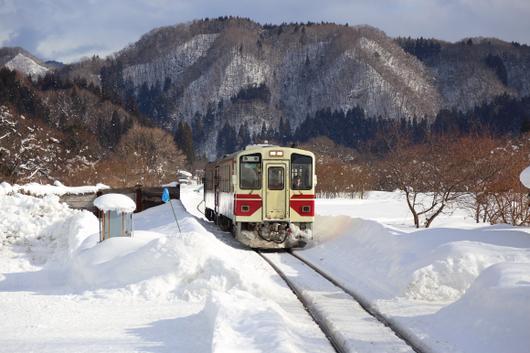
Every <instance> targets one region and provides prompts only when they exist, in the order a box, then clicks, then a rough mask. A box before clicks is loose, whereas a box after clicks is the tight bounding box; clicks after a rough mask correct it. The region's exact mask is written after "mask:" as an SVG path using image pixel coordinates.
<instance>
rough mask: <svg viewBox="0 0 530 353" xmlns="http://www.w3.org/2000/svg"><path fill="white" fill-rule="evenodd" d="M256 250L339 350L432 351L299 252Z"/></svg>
mask: <svg viewBox="0 0 530 353" xmlns="http://www.w3.org/2000/svg"><path fill="white" fill-rule="evenodd" d="M257 253H258V254H259V255H260V256H261V257H262V258H263V259H264V260H265V261H266V262H268V263H269V264H270V265H271V267H272V268H273V269H274V270H275V271H276V272H277V273H278V275H279V276H280V277H281V278H282V279H283V280H284V281H285V282H286V283H287V285H288V286H289V287H290V288H291V290H292V291H293V292H294V293H295V295H296V296H297V297H298V299H299V300H300V301H301V302H302V304H303V305H304V307H305V308H306V310H307V312H308V313H309V315H310V316H311V317H312V318H313V320H314V321H315V322H316V324H317V325H318V326H319V327H320V328H321V330H322V332H324V334H325V335H326V337H327V338H328V340H329V341H330V343H331V345H332V346H333V347H334V348H335V350H336V351H337V352H339V353H346V352H356V353H358V352H360V353H367V352H369V353H386V352H400V353H412V352H416V353H428V352H429V351H430V350H429V349H428V348H427V347H423V345H422V344H421V343H420V344H418V343H416V342H415V340H414V339H413V338H412V337H411V336H410V335H409V334H408V333H407V332H405V331H403V330H402V329H401V328H400V327H398V326H396V325H395V324H394V323H393V322H391V321H389V320H388V319H386V318H385V317H384V316H383V315H381V314H380V313H379V312H378V311H377V310H376V309H374V308H373V307H372V306H370V305H369V304H368V303H367V302H366V301H364V300H363V299H362V298H360V297H359V296H358V295H356V294H355V293H353V292H352V291H351V290H349V289H347V288H345V287H344V286H342V285H340V283H337V281H335V280H334V279H333V278H331V277H330V276H329V275H327V274H326V273H324V272H322V271H321V270H319V269H318V268H317V267H315V266H314V265H313V264H311V263H309V262H307V261H306V260H304V259H303V258H301V257H300V256H298V255H297V254H294V253H291V252H283V253H278V252H274V253H272V252H262V251H257Z"/></svg>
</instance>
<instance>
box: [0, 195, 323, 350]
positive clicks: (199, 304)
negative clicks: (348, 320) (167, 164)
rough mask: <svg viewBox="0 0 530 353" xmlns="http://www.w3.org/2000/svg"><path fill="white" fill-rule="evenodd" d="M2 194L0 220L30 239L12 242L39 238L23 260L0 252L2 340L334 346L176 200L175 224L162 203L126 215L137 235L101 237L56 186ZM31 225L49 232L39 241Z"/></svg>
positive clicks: (167, 346) (77, 346) (16, 345)
mask: <svg viewBox="0 0 530 353" xmlns="http://www.w3.org/2000/svg"><path fill="white" fill-rule="evenodd" d="M0 201H2V202H3V203H6V204H10V205H12V207H11V208H10V209H9V210H7V211H6V212H5V213H4V214H0V222H1V221H3V220H4V216H5V217H7V219H8V220H9V221H8V222H7V223H6V224H4V223H2V225H6V226H7V227H8V228H9V229H10V234H11V233H14V234H16V238H17V239H18V241H20V242H21V243H23V244H26V245H25V247H24V248H21V249H17V250H16V252H17V254H23V255H21V256H25V257H31V256H33V254H35V253H36V252H38V251H36V250H37V248H38V247H39V246H40V247H41V248H42V253H45V254H46V258H45V261H41V262H40V263H39V264H38V265H40V266H33V267H31V268H29V267H28V268H21V267H20V266H19V265H18V264H19V263H20V258H18V257H16V256H12V257H7V256H0V320H2V322H10V323H12V324H10V325H7V326H5V325H4V326H2V325H0V336H1V337H2V340H3V341H4V343H5V345H4V347H3V348H4V349H5V350H6V351H16V352H29V351H36V350H38V351H41V352H54V351H62V350H65V343H64V342H65V341H67V342H68V346H67V348H66V350H68V351H76V352H93V351H108V350H109V349H110V348H109V347H111V348H112V349H113V351H120V352H137V351H139V350H142V351H144V350H149V351H151V350H152V349H154V350H156V351H160V352H174V351H181V350H183V349H184V350H185V351H189V352H195V351H208V352H248V351H263V352H268V351H283V352H332V351H333V350H332V348H331V346H330V345H329V342H328V341H327V339H326V338H325V336H324V335H323V334H322V332H321V331H320V330H319V328H318V327H317V326H316V325H315V324H314V323H313V322H312V321H311V319H310V318H309V316H308V315H307V313H306V312H305V310H304V309H303V307H302V306H301V305H300V303H299V302H298V300H297V299H296V298H295V297H294V296H293V294H292V292H291V291H290V290H289V288H288V287H287V286H286V285H285V284H284V283H283V282H282V281H280V280H279V279H278V277H277V276H276V275H275V273H274V271H273V270H272V269H271V268H270V267H269V265H267V264H266V263H265V262H264V261H263V260H262V259H261V258H260V257H259V256H258V255H257V254H255V253H254V252H252V251H248V250H244V249H241V247H240V246H239V244H238V243H237V242H235V241H233V240H232V238H231V237H230V236H228V237H226V234H225V233H222V232H219V233H218V234H213V233H212V232H211V231H214V230H215V229H216V228H213V227H212V228H211V229H205V227H209V224H205V223H201V222H200V221H199V220H197V219H196V218H195V217H192V216H191V215H190V214H189V213H187V212H186V211H185V210H184V208H183V207H182V205H181V204H180V202H178V201H177V202H175V201H174V207H175V212H176V214H177V216H178V218H179V222H180V227H181V229H182V233H180V232H179V231H178V228H177V226H176V224H175V220H174V218H173V213H172V211H171V208H170V206H169V205H168V204H164V205H160V206H157V207H153V208H150V209H148V210H146V211H144V212H141V213H138V214H135V215H133V219H134V224H135V232H134V236H133V237H131V238H128V237H123V238H111V239H108V240H106V241H104V242H101V243H100V242H98V239H99V238H98V234H97V232H98V222H97V219H96V217H95V216H93V215H92V214H90V213H88V212H80V211H74V210H70V209H68V208H67V207H66V205H62V204H61V203H59V202H58V197H57V196H46V197H44V198H35V197H31V196H26V195H21V194H9V195H4V196H0ZM0 210H1V209H0ZM33 210H35V211H33ZM28 211H31V212H33V213H32V215H26V213H30V212H28ZM20 214H22V215H23V216H22V218H20V219H19V218H18V215H20ZM17 220H19V221H20V223H16V222H17ZM48 232H49V234H48ZM0 234H4V231H3V229H2V232H0ZM38 237H44V238H47V241H45V242H43V243H42V244H40V245H39V246H35V243H34V242H33V239H36V238H38ZM9 239H11V238H9ZM10 249H11V250H12V249H15V247H13V246H12V245H11V243H9V244H8V246H6V248H4V249H3V253H2V254H4V253H5V254H7V252H8V250H10ZM0 250H2V249H0ZM39 251H40V250H39ZM43 294H45V295H43ZM21 312H24V315H21V314H20V313H21ZM49 317H53V318H54V320H49ZM41 322H44V323H45V325H44V326H42V325H41ZM41 327H45V329H41ZM94 337H97V339H94ZM20 342H24V345H21V344H20ZM42 342H46V344H45V345H43V344H42ZM1 350H2V349H0V351H1Z"/></svg>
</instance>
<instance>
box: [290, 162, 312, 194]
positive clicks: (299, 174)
mask: <svg viewBox="0 0 530 353" xmlns="http://www.w3.org/2000/svg"><path fill="white" fill-rule="evenodd" d="M312 170H313V158H311V157H310V156H304V155H301V154H297V153H293V154H292V155H291V189H293V190H309V189H311V187H312V186H313V178H312Z"/></svg>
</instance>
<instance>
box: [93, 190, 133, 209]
mask: <svg viewBox="0 0 530 353" xmlns="http://www.w3.org/2000/svg"><path fill="white" fill-rule="evenodd" d="M94 206H96V207H97V208H98V209H100V210H101V211H104V212H107V211H118V212H133V211H134V210H135V209H136V203H135V202H134V201H133V200H132V199H131V198H130V197H128V196H125V195H122V194H105V195H102V196H99V197H98V198H96V199H95V200H94Z"/></svg>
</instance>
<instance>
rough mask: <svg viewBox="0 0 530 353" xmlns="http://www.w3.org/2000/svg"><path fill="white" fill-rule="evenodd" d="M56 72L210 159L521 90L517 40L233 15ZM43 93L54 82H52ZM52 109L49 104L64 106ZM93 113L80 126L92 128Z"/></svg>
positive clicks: (4, 52)
mask: <svg viewBox="0 0 530 353" xmlns="http://www.w3.org/2000/svg"><path fill="white" fill-rule="evenodd" d="M8 63H9V65H10V66H11V67H16V68H17V69H18V70H21V71H23V72H26V73H32V76H34V77H35V76H36V75H40V74H42V73H43V72H46V71H45V69H46V67H45V65H44V64H42V63H40V62H39V61H38V60H36V59H35V58H34V57H33V56H31V55H30V54H29V53H26V52H24V51H23V50H22V49H20V48H2V49H0V65H2V64H8ZM50 67H51V66H50ZM55 70H56V72H57V75H58V76H60V77H61V79H69V80H70V81H72V82H78V83H84V85H85V87H88V86H90V87H91V90H92V92H96V93H101V95H102V97H103V98H104V99H107V100H109V101H111V102H112V103H114V104H120V105H121V106H122V107H123V108H125V110H126V111H128V112H136V111H138V112H140V113H142V115H144V116H146V117H147V118H148V119H150V120H151V121H152V122H153V123H154V124H155V125H158V126H161V127H164V128H166V129H168V130H171V131H174V130H175V129H176V128H177V127H178V126H179V123H181V122H186V123H188V124H189V126H190V127H191V130H192V131H193V144H194V146H196V147H197V149H198V151H197V152H199V153H201V154H202V153H205V154H206V155H207V156H209V157H213V156H215V155H216V154H217V153H224V152H228V150H229V149H230V148H225V147H223V144H222V143H219V141H220V139H219V138H218V137H219V136H220V135H219V132H220V131H224V133H223V134H224V135H226V136H229V137H230V139H232V140H235V139H236V137H237V138H239V135H242V136H250V137H249V138H251V139H252V138H254V139H255V138H256V136H258V135H261V136H263V135H265V134H264V133H263V132H264V131H265V132H267V135H272V134H274V133H275V132H278V131H279V130H282V131H286V130H287V128H286V126H287V125H285V124H286V123H285V122H288V128H289V129H290V130H291V131H288V133H289V132H293V133H294V132H295V130H296V129H297V128H299V127H300V126H304V125H303V124H304V122H306V121H308V118H314V119H316V120H318V121H319V122H322V121H323V120H327V121H329V116H330V115H331V114H319V113H320V112H323V111H328V112H333V111H342V112H346V111H351V110H353V109H356V108H357V107H358V108H360V110H361V111H362V112H363V114H364V116H365V117H366V118H367V119H377V118H379V117H381V118H383V119H389V120H398V119H407V120H411V119H414V118H416V119H417V120H422V119H423V120H425V121H428V122H431V121H433V120H434V119H435V117H436V116H437V115H438V114H439V113H440V112H441V111H442V112H443V111H444V110H445V109H448V110H453V111H457V112H465V111H469V110H471V109H474V108H475V107H477V106H479V105H483V104H486V103H488V102H492V101H494V100H495V98H496V97H499V96H502V95H507V96H508V97H511V98H521V97H526V96H529V95H530V47H528V46H527V45H524V44H523V45H521V44H519V43H507V42H503V41H500V40H497V39H492V38H470V39H466V40H462V41H460V42H456V43H448V42H443V41H439V40H436V39H423V38H419V39H411V38H390V37H388V36H387V35H386V34H385V33H384V32H382V31H380V30H378V29H377V28H373V27H369V26H354V27H352V26H344V25H336V24H331V23H320V24H315V23H307V24H299V23H291V24H281V25H261V24H259V23H256V22H253V21H251V20H248V19H244V18H237V17H221V18H217V19H211V20H208V19H206V20H198V21H193V22H189V23H185V24H178V25H175V26H168V27H162V28H156V29H154V30H152V31H150V32H149V33H147V34H145V35H144V36H143V37H142V38H141V39H140V40H139V41H137V42H136V43H133V44H131V45H130V46H128V47H126V48H124V49H123V50H121V51H119V52H118V53H116V54H115V55H113V56H112V57H109V58H107V59H101V58H99V57H97V56H94V57H92V58H90V59H86V60H83V61H81V62H78V63H73V64H69V65H65V66H64V67H60V65H59V66H58V67H57V68H56V69H55ZM52 81H53V80H52ZM46 89H48V90H50V92H51V91H55V90H56V89H57V87H55V86H54V83H53V82H51V81H50V82H49V84H48V85H47V86H46ZM57 92H58V94H57V95H55V96H61V95H62V93H60V91H59V90H57ZM55 98H56V97H52V100H56V101H57V102H58V103H59V105H62V101H63V100H64V99H63V98H62V97H58V98H59V99H55ZM50 102H51V100H50ZM56 108H57V107H56V105H54V104H52V105H50V109H51V110H57V112H58V114H59V113H60V111H62V110H63V108H62V107H59V108H57V109H56ZM111 113H112V112H111ZM76 114H77V115H80V114H78V113H76ZM59 115H60V114H59ZM516 115H517V114H513V116H516ZM357 116H358V115H357ZM97 118H98V117H96V115H94V114H91V115H87V116H86V118H83V119H82V120H86V121H88V122H89V123H90V124H91V125H92V126H94V125H95V123H94V122H95V121H97ZM52 120H53V119H52ZM67 120H68V119H67ZM282 121H283V122H284V125H283V126H282V125H281V124H282ZM54 123H57V124H59V122H57V121H54ZM319 124H320V125H321V126H320V127H322V126H325V125H326V124H327V123H326V122H323V123H319ZM339 125H340V124H339ZM320 127H319V128H320ZM331 128H332V129H334V130H339V129H341V126H332V127H331ZM317 130H318V129H317ZM354 130H355V131H361V130H363V128H362V127H359V126H356V128H355V129H354ZM318 131H319V130H318ZM271 132H272V134H271ZM223 134H221V136H222V135H223ZM346 134H350V135H353V134H354V132H353V131H349V130H348V131H346ZM232 137H233V138H232ZM328 137H330V138H332V139H333V138H334V137H333V136H328ZM261 139H263V137H261ZM243 140H244V139H243ZM334 141H335V142H339V143H340V141H339V140H338V139H336V138H335V140H334ZM221 142H222V141H221ZM348 147H354V146H353V145H351V144H350V145H349V146H348Z"/></svg>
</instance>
